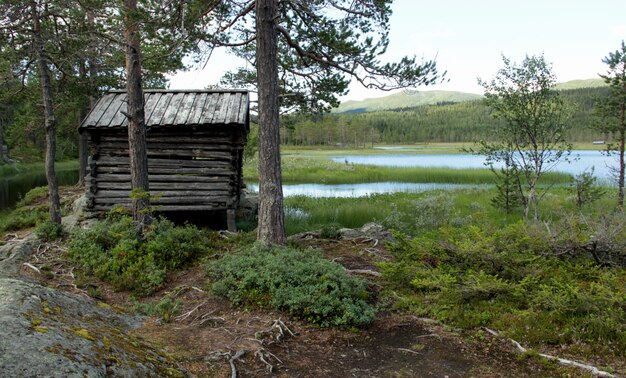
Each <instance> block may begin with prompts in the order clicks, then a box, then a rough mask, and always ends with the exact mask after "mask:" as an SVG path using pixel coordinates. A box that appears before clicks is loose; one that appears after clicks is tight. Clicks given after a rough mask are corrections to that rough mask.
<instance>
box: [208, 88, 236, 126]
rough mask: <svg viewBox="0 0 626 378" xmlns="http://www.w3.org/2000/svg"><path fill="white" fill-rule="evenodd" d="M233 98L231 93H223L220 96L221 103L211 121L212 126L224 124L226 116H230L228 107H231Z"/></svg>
mask: <svg viewBox="0 0 626 378" xmlns="http://www.w3.org/2000/svg"><path fill="white" fill-rule="evenodd" d="M231 97H232V96H231V95H230V93H222V95H221V96H220V99H221V101H220V102H218V105H219V106H218V107H217V108H216V109H215V115H214V116H213V119H212V120H211V123H212V124H218V123H220V124H222V123H224V119H225V118H226V114H228V107H229V105H230V98H231Z"/></svg>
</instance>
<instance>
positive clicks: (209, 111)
mask: <svg viewBox="0 0 626 378" xmlns="http://www.w3.org/2000/svg"><path fill="white" fill-rule="evenodd" d="M220 97H221V96H220V94H219V93H211V94H210V95H209V98H208V99H207V103H206V105H205V106H204V110H203V111H202V117H201V118H200V122H198V123H199V124H201V125H207V124H210V123H211V120H212V119H213V115H214V113H215V107H216V105H217V101H218V100H219V98H220Z"/></svg>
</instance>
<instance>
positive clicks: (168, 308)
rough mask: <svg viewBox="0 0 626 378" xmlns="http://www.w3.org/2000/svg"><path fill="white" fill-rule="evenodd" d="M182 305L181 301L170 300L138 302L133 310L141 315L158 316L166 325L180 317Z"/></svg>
mask: <svg viewBox="0 0 626 378" xmlns="http://www.w3.org/2000/svg"><path fill="white" fill-rule="evenodd" d="M181 305H182V304H181V301H180V300H176V301H172V300H171V299H170V298H163V299H162V300H160V301H159V302H149V303H139V302H137V303H135V304H134V305H133V310H134V311H135V312H137V313H138V314H140V315H147V316H156V317H158V318H159V319H161V320H163V321H164V322H165V323H169V322H170V321H171V320H172V318H173V317H175V316H176V315H178V313H179V312H180V308H181Z"/></svg>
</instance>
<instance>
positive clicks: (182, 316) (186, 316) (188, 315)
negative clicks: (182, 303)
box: [174, 301, 207, 322]
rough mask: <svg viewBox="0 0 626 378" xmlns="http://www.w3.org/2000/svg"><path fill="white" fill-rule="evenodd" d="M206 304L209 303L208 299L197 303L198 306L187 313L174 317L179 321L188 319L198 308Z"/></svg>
mask: <svg viewBox="0 0 626 378" xmlns="http://www.w3.org/2000/svg"><path fill="white" fill-rule="evenodd" d="M205 304H207V302H206V301H204V302H202V303H200V304H199V305H197V306H196V307H194V308H193V309H192V310H190V311H187V312H186V313H184V314H182V315H179V316H177V317H175V318H174V319H175V320H176V321H178V322H180V321H183V320H185V319H187V318H188V317H190V316H191V314H193V313H194V312H196V310H197V309H199V308H200V307H202V306H204V305H205Z"/></svg>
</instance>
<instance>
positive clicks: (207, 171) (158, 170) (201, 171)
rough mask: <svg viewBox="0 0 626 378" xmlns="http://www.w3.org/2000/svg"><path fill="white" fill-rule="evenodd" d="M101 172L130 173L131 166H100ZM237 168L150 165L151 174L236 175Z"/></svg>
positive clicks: (99, 170) (149, 171)
mask: <svg viewBox="0 0 626 378" xmlns="http://www.w3.org/2000/svg"><path fill="white" fill-rule="evenodd" d="M98 172H99V174H109V173H111V174H130V167H129V166H128V165H126V166H121V167H120V166H101V167H99V168H98ZM235 172H236V171H235V170H234V169H231V168H222V169H215V168H190V167H185V168H163V167H149V168H148V173H149V174H151V175H152V174H155V175H157V174H163V175H167V174H178V175H196V176H214V177H216V176H232V175H235Z"/></svg>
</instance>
